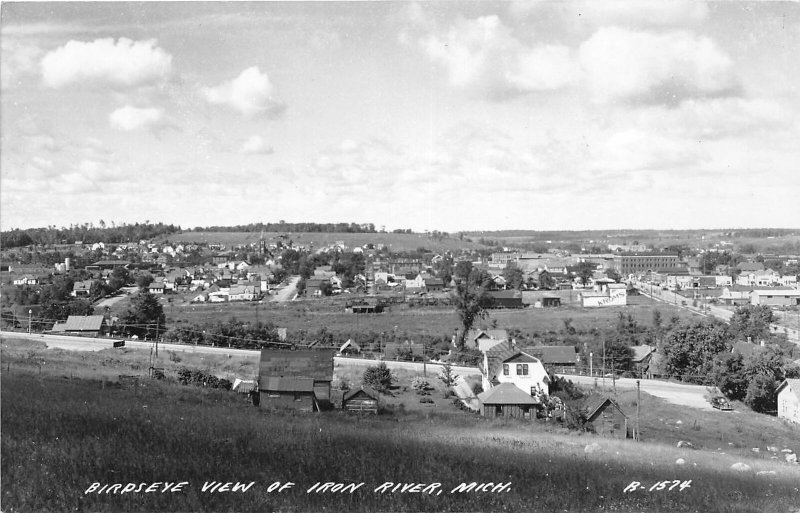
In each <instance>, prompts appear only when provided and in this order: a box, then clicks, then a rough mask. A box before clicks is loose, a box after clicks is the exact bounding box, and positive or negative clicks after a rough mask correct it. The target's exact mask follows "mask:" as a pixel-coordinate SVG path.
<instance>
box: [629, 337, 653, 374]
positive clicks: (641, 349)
mask: <svg viewBox="0 0 800 513" xmlns="http://www.w3.org/2000/svg"><path fill="white" fill-rule="evenodd" d="M655 350H656V348H655V347H654V346H649V345H646V344H645V345H641V346H631V352H632V353H633V355H632V356H631V366H632V367H633V370H634V371H635V372H636V373H637V374H639V375H640V376H646V375H647V373H648V371H649V369H650V361H651V360H652V359H653V353H654V352H655Z"/></svg>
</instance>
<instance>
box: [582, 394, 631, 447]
mask: <svg viewBox="0 0 800 513" xmlns="http://www.w3.org/2000/svg"><path fill="white" fill-rule="evenodd" d="M586 421H587V423H588V424H591V425H592V428H594V432H595V433H597V434H598V435H600V436H605V437H609V438H622V439H624V438H627V437H628V417H627V415H625V413H623V411H622V409H621V408H620V407H619V405H618V404H617V403H616V402H615V401H614V400H613V399H611V398H609V397H601V398H599V399H596V400H595V401H593V402H591V403H589V407H588V412H587V414H586Z"/></svg>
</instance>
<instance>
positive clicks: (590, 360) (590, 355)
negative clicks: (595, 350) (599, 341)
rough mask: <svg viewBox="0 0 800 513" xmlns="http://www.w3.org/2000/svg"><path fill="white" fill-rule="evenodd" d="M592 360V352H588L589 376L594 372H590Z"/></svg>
mask: <svg viewBox="0 0 800 513" xmlns="http://www.w3.org/2000/svg"><path fill="white" fill-rule="evenodd" d="M592 360H593V354H592V353H589V376H593V375H594V373H593V372H592Z"/></svg>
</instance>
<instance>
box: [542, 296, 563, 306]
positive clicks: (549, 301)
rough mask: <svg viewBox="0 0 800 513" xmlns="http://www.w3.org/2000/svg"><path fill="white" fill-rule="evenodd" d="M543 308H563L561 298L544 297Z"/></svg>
mask: <svg viewBox="0 0 800 513" xmlns="http://www.w3.org/2000/svg"><path fill="white" fill-rule="evenodd" d="M542 306H543V307H544V308H548V307H554V306H561V298H560V297H558V296H542Z"/></svg>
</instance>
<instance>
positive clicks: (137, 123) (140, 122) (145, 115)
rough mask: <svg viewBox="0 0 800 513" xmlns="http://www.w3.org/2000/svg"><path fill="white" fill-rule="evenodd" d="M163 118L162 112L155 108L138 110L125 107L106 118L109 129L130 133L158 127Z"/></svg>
mask: <svg viewBox="0 0 800 513" xmlns="http://www.w3.org/2000/svg"><path fill="white" fill-rule="evenodd" d="M163 117H164V110H163V109H158V108H155V107H146V108H138V107H132V106H130V105H126V106H124V107H120V108H119V109H117V110H115V111H114V112H112V113H111V114H110V115H109V116H108V121H109V123H110V124H111V128H114V129H116V130H122V131H124V132H132V131H135V130H148V129H150V128H154V127H157V126H159V125H160V123H161V122H162V119H163Z"/></svg>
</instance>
